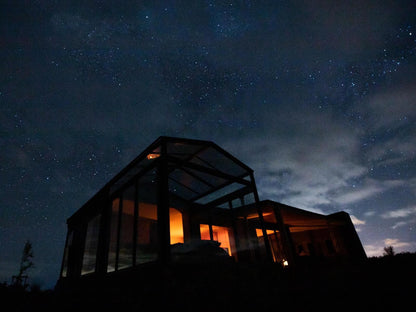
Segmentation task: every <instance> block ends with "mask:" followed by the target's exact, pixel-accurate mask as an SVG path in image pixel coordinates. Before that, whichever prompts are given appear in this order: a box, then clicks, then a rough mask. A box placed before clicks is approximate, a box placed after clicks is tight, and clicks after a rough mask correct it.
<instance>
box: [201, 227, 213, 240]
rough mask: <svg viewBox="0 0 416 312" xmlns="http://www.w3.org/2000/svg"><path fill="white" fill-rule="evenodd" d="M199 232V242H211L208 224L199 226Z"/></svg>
mask: <svg viewBox="0 0 416 312" xmlns="http://www.w3.org/2000/svg"><path fill="white" fill-rule="evenodd" d="M199 231H200V232H201V240H211V237H210V235H209V225H208V224H200V225H199Z"/></svg>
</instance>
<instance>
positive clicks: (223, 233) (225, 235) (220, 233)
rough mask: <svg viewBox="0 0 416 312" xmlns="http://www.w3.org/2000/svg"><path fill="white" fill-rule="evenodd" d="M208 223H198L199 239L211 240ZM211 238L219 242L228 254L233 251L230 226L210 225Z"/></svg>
mask: <svg viewBox="0 0 416 312" xmlns="http://www.w3.org/2000/svg"><path fill="white" fill-rule="evenodd" d="M209 227H210V226H209V225H208V224H200V226H199V230H200V232H201V240H211V236H210V232H209ZM211 228H212V240H213V241H217V242H219V243H220V247H221V248H222V249H224V250H225V251H226V252H227V253H228V255H229V256H232V255H233V254H234V253H235V250H236V248H235V243H234V235H233V231H232V229H231V228H228V227H225V226H217V225H212V227H211Z"/></svg>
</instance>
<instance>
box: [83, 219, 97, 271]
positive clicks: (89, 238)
mask: <svg viewBox="0 0 416 312" xmlns="http://www.w3.org/2000/svg"><path fill="white" fill-rule="evenodd" d="M99 230H100V215H97V216H95V217H94V218H93V219H92V220H90V222H88V226H87V234H86V237H85V248H84V256H83V258H82V270H81V275H84V274H87V273H91V272H94V271H95V262H96V259H97V247H98V235H99Z"/></svg>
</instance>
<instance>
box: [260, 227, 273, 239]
mask: <svg viewBox="0 0 416 312" xmlns="http://www.w3.org/2000/svg"><path fill="white" fill-rule="evenodd" d="M266 233H267V235H270V234H273V233H274V231H273V230H266ZM256 234H257V237H263V230H262V229H256Z"/></svg>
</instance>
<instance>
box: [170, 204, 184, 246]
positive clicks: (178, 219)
mask: <svg viewBox="0 0 416 312" xmlns="http://www.w3.org/2000/svg"><path fill="white" fill-rule="evenodd" d="M169 227H170V243H171V245H173V244H177V243H183V221H182V213H181V212H180V211H178V210H177V209H175V208H169Z"/></svg>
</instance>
